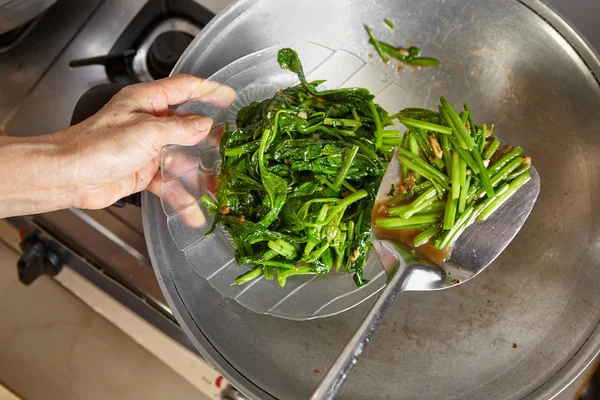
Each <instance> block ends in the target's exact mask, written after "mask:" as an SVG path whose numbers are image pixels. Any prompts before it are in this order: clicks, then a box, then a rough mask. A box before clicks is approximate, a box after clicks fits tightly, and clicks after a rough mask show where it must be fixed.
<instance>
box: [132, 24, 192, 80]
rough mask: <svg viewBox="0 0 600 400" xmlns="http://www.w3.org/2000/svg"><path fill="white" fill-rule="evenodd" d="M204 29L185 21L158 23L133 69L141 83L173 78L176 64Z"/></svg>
mask: <svg viewBox="0 0 600 400" xmlns="http://www.w3.org/2000/svg"><path fill="white" fill-rule="evenodd" d="M198 33H200V28H198V27H197V26H196V25H194V24H192V23H191V22H188V21H187V20H185V19H182V18H170V19H167V20H164V21H163V22H161V23H160V24H158V25H157V26H156V27H155V28H154V29H153V30H152V32H150V34H148V36H146V38H145V39H144V41H143V42H142V43H141V44H140V47H139V48H138V50H137V53H136V54H135V56H134V57H133V61H132V64H131V67H132V69H133V73H134V75H135V77H136V78H137V79H138V80H139V81H140V82H151V81H153V80H155V79H160V78H164V77H166V76H169V74H170V73H171V71H172V70H173V67H174V66H175V63H177V60H179V57H181V54H183V51H184V50H185V49H186V48H187V46H188V45H189V44H190V43H191V41H192V39H193V38H194V37H195V36H196V35H197V34H198Z"/></svg>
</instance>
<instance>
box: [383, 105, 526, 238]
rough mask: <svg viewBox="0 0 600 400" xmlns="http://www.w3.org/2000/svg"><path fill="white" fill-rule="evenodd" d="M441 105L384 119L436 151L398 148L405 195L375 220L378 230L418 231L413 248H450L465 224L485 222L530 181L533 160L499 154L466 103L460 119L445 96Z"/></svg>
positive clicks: (517, 153) (513, 152)
mask: <svg viewBox="0 0 600 400" xmlns="http://www.w3.org/2000/svg"><path fill="white" fill-rule="evenodd" d="M440 103H441V105H440V108H439V112H435V111H430V110H425V109H419V108H411V109H405V110H402V111H400V112H399V113H397V114H394V115H392V116H390V117H388V119H386V120H385V121H389V120H393V119H398V121H399V122H402V123H403V124H404V125H405V126H407V127H408V132H407V133H405V136H406V135H422V134H424V135H425V136H428V137H429V139H430V143H432V147H434V145H435V148H436V151H434V152H433V153H432V152H431V151H430V150H429V149H426V148H423V147H422V148H420V151H417V152H414V151H411V150H410V149H409V148H408V147H409V146H401V147H400V148H399V149H398V153H399V160H400V164H401V166H402V174H401V175H402V177H403V180H402V182H400V183H399V184H397V185H396V186H397V187H399V188H402V189H404V193H400V194H399V195H397V197H395V198H394V199H393V200H391V201H390V203H389V205H388V208H387V216H386V217H380V218H377V219H376V221H375V226H376V227H377V228H379V229H409V228H410V229H419V230H421V232H420V233H419V234H417V236H416V237H415V238H414V239H413V243H412V245H413V246H414V247H419V246H422V245H424V244H426V243H428V242H431V243H432V244H433V245H434V246H435V247H437V248H438V249H442V248H447V247H450V246H452V244H453V243H454V242H455V241H456V240H457V239H458V237H459V236H460V235H461V233H462V232H463V231H464V230H465V229H466V228H467V227H468V226H469V225H471V224H472V223H473V222H475V220H476V219H479V220H485V219H487V218H488V217H489V216H490V215H491V214H492V213H493V212H494V211H496V210H497V209H498V208H499V207H500V206H501V205H502V204H503V203H504V202H506V201H507V200H508V199H509V198H510V197H511V196H512V195H513V194H515V193H516V192H517V190H519V188H520V187H521V186H523V185H524V184H525V183H527V181H528V180H529V179H530V175H529V172H527V171H528V169H529V168H530V166H531V159H530V158H529V157H523V156H522V154H523V149H522V148H520V147H516V148H514V149H513V148H510V147H507V148H505V149H501V147H500V142H499V141H498V140H496V139H495V138H494V136H493V133H494V128H493V126H492V129H491V130H490V131H488V130H487V126H486V125H481V126H476V125H475V124H474V122H473V118H472V115H471V111H470V110H469V107H468V106H467V105H466V104H465V107H464V108H465V110H464V112H462V113H461V114H459V113H458V112H457V111H456V109H455V108H454V106H453V105H452V104H450V103H449V102H448V101H447V100H446V99H444V98H443V97H442V98H441V99H440ZM408 171H410V173H411V174H412V176H410V175H409V173H408ZM417 174H418V178H417V179H415V178H414V177H415V176H416V175H417ZM409 178H410V179H409Z"/></svg>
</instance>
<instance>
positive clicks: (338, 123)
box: [323, 118, 362, 130]
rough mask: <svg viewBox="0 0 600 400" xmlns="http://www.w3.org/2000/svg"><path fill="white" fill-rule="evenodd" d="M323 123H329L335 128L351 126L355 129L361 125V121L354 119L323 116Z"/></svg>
mask: <svg viewBox="0 0 600 400" xmlns="http://www.w3.org/2000/svg"><path fill="white" fill-rule="evenodd" d="M323 124H324V125H330V126H333V127H336V128H339V127H343V128H352V129H353V130H356V129H358V128H360V127H361V126H362V122H360V121H356V120H354V119H338V118H325V119H324V120H323Z"/></svg>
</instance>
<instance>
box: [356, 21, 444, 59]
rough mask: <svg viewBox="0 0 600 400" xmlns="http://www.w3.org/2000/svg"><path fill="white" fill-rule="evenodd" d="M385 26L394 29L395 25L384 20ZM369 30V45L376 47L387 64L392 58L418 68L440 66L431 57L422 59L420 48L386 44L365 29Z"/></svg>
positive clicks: (371, 31)
mask: <svg viewBox="0 0 600 400" xmlns="http://www.w3.org/2000/svg"><path fill="white" fill-rule="evenodd" d="M384 22H385V24H386V25H387V26H388V27H390V28H391V29H394V24H392V23H391V21H389V20H387V19H384ZM365 28H366V29H367V34H368V35H369V43H371V44H372V45H373V47H375V50H376V51H377V54H379V57H381V60H382V61H383V62H385V63H387V62H388V61H389V60H390V57H392V58H394V59H396V60H398V61H400V62H403V63H405V64H408V65H412V66H416V67H437V66H439V65H440V62H439V60H437V59H435V58H430V57H420V55H421V49H419V48H418V47H414V46H412V47H409V48H407V49H406V48H403V47H396V46H393V45H391V44H388V43H384V42H382V41H380V40H379V39H377V37H376V36H375V32H373V30H372V29H371V28H369V27H368V26H367V27H365Z"/></svg>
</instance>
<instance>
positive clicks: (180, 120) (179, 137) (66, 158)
mask: <svg viewBox="0 0 600 400" xmlns="http://www.w3.org/2000/svg"><path fill="white" fill-rule="evenodd" d="M235 96H236V93H235V92H234V91H233V90H232V89H231V88H228V87H226V86H222V85H219V84H217V83H214V82H208V81H205V80H203V79H200V78H196V77H193V76H189V75H176V76H174V77H171V78H166V79H162V80H159V81H155V82H152V83H142V84H137V85H131V86H127V87H125V88H124V89H122V90H121V91H120V92H119V93H118V94H117V95H115V96H114V97H113V98H112V100H111V101H109V102H108V103H107V104H106V105H105V106H104V107H103V108H102V109H101V110H100V111H98V113H96V114H95V115H93V116H92V117H90V118H88V119H87V120H85V121H83V122H81V123H80V124H77V125H74V126H72V127H70V128H67V129H65V130H64V131H60V132H57V133H55V134H53V135H52V136H53V139H54V141H55V142H56V143H58V146H59V148H60V149H61V152H60V153H61V154H62V156H61V161H60V163H59V165H60V167H59V169H60V171H61V172H60V174H59V175H60V176H62V177H63V178H64V179H65V182H64V184H65V185H68V186H69V189H68V191H69V192H70V194H71V196H72V197H71V198H72V204H71V206H72V207H77V208H87V209H98V208H104V207H108V206H109V205H111V204H113V203H114V202H115V201H117V200H118V199H120V198H122V197H125V196H127V195H129V194H131V193H135V192H139V191H142V190H144V189H149V190H150V191H152V192H153V193H155V194H158V192H159V191H160V186H161V175H160V173H157V172H158V166H159V162H160V152H161V150H162V148H163V147H164V146H165V145H167V144H178V145H183V146H191V145H194V144H196V143H198V142H199V141H200V140H202V139H203V138H204V137H205V136H206V135H207V134H208V132H209V131H210V128H211V126H212V120H211V119H210V118H206V117H201V116H195V115H194V116H187V117H181V116H173V115H172V114H173V113H172V111H171V110H169V106H170V105H177V104H181V103H183V102H186V101H190V100H194V101H203V102H209V103H213V104H215V105H217V106H219V107H227V106H228V105H229V104H230V103H231V102H232V101H233V100H234V99H235ZM180 201H181V199H180Z"/></svg>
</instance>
